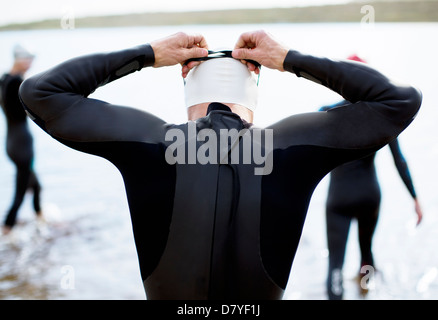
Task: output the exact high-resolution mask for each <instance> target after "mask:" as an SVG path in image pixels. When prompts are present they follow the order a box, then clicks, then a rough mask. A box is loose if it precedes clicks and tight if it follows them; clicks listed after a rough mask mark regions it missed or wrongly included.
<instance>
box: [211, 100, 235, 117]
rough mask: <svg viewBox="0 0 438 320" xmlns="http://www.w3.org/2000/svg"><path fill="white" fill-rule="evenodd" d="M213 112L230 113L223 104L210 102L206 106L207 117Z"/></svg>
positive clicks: (228, 108)
mask: <svg viewBox="0 0 438 320" xmlns="http://www.w3.org/2000/svg"><path fill="white" fill-rule="evenodd" d="M215 110H221V111H228V112H232V111H231V109H230V107H228V106H226V105H224V104H223V103H219V102H212V103H210V104H209V105H208V109H207V115H208V114H209V113H210V112H211V111H215Z"/></svg>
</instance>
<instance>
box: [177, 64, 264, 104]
mask: <svg viewBox="0 0 438 320" xmlns="http://www.w3.org/2000/svg"><path fill="white" fill-rule="evenodd" d="M184 87H185V102H186V107H187V108H189V107H191V106H194V105H198V104H201V103H206V102H221V103H232V104H238V105H241V106H244V107H246V108H248V109H250V110H252V111H254V110H255V108H256V107H257V101H258V79H257V76H256V75H255V74H254V73H252V72H250V71H249V70H248V68H247V67H246V66H245V65H244V64H242V63H241V62H240V61H239V60H236V59H233V58H229V57H226V58H215V59H210V60H207V61H204V62H202V63H201V64H200V65H198V66H196V67H195V68H193V69H192V70H191V71H190V73H189V74H188V75H187V77H186V79H185V86H184Z"/></svg>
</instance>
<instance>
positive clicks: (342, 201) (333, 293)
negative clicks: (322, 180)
mask: <svg viewBox="0 0 438 320" xmlns="http://www.w3.org/2000/svg"><path fill="white" fill-rule="evenodd" d="M347 59H348V60H352V61H358V62H361V63H366V61H365V60H363V59H362V58H360V57H359V56H357V55H355V54H354V55H351V56H349V57H348V58H347ZM347 104H349V102H347V101H341V102H339V103H337V104H334V105H331V106H324V107H321V108H320V111H327V110H330V109H333V108H336V107H339V106H342V105H347ZM388 146H389V148H390V150H391V154H392V156H393V158H394V163H395V166H396V168H397V171H398V173H399V175H400V177H401V178H402V180H403V182H404V184H405V186H406V188H407V189H408V191H409V193H410V195H411V196H412V198H413V199H414V203H415V212H416V214H417V225H418V224H419V223H420V222H421V219H422V216H423V213H422V210H421V206H420V203H419V201H418V199H417V194H416V192H415V188H414V184H413V182H412V178H411V174H410V172H409V168H408V165H407V162H406V160H405V158H404V156H403V154H402V152H401V150H400V145H399V142H398V139H397V138H396V139H394V140H393V141H391V142H390V143H389V144H388ZM375 157H376V153H372V154H370V155H368V156H366V157H364V158H362V159H358V160H355V161H352V162H348V163H345V164H343V165H341V166H339V167H337V168H335V169H334V170H333V171H331V173H330V184H329V189H328V195H327V202H326V232H327V247H328V250H329V263H328V275H327V281H326V291H327V296H328V298H329V299H330V300H340V299H342V298H343V294H344V289H343V276H342V269H343V265H344V259H345V251H346V245H347V239H348V233H349V229H350V224H351V221H352V219H357V222H358V229H359V231H358V237H359V239H358V240H359V247H360V255H361V261H360V270H361V271H360V272H359V276H358V283H359V288H360V292H361V294H362V295H366V294H367V293H368V285H369V284H368V283H367V282H366V281H361V279H362V278H364V277H365V276H366V275H367V274H368V273H369V270H368V268H365V269H362V268H363V267H364V266H369V267H372V268H373V270H374V269H375V264H374V258H373V253H372V240H373V236H374V231H375V229H376V225H377V221H378V217H379V209H380V200H381V192H380V186H379V181H378V178H377V174H376V168H375ZM362 270H363V271H362ZM371 276H372V275H371V274H368V275H367V277H368V278H370V277H371ZM364 280H365V279H364ZM367 281H369V279H367Z"/></svg>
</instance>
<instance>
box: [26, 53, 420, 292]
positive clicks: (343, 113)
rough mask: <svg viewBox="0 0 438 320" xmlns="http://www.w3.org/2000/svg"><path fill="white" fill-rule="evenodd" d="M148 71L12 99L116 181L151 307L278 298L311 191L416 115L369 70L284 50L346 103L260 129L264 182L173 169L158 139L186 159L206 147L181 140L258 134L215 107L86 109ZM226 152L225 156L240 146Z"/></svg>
mask: <svg viewBox="0 0 438 320" xmlns="http://www.w3.org/2000/svg"><path fill="white" fill-rule="evenodd" d="M153 63H154V53H153V50H152V48H151V46H149V45H143V46H139V47H135V48H131V49H127V50H123V51H118V52H111V53H105V54H93V55H88V56H85V57H79V58H75V59H73V60H70V61H67V62H65V63H62V64H61V65H59V66H56V67H54V68H53V69H51V70H48V71H46V72H44V73H42V74H39V75H36V76H34V77H32V78H30V79H28V80H26V81H25V82H24V83H23V85H22V86H21V89H20V93H21V98H22V101H23V102H24V105H25V106H26V109H27V111H28V112H29V115H30V117H31V118H33V119H34V121H35V122H36V123H37V124H38V125H39V126H40V127H41V128H42V129H43V130H45V131H46V132H48V133H49V134H50V135H51V136H52V137H54V138H55V139H57V140H59V141H60V142H62V143H63V144H65V145H67V146H70V147H72V148H74V149H77V150H80V151H83V152H87V153H90V154H95V155H98V156H101V157H104V158H106V159H108V160H109V161H111V162H112V163H113V164H114V165H115V166H116V167H117V168H118V169H119V170H120V172H121V174H122V176H123V179H124V183H125V187H126V194H127V199H128V203H129V207H130V212H131V219H132V225H133V232H134V237H135V243H136V248H137V253H138V259H139V264H140V270H141V277H142V280H143V283H144V286H145V290H146V294H147V297H148V298H149V299H221V298H246V299H280V298H282V296H283V293H284V289H285V287H286V284H287V282H288V278H289V273H290V269H291V265H292V261H293V258H294V255H295V252H296V249H297V246H298V242H299V240H300V236H301V232H302V228H303V224H304V220H305V216H306V212H307V208H308V205H309V201H310V198H311V195H312V192H313V191H314V189H315V187H316V186H317V184H318V183H319V181H320V180H321V179H322V178H323V177H324V176H325V175H326V174H327V173H328V172H330V171H331V170H332V169H333V168H335V167H337V166H339V165H340V164H342V163H344V162H347V161H351V160H353V159H356V158H359V157H363V156H365V155H367V154H369V153H372V152H375V151H376V150H377V149H379V148H381V147H382V146H384V145H385V144H387V143H388V142H390V141H391V140H393V139H394V138H395V137H396V136H397V135H398V134H399V133H400V132H401V131H403V130H404V129H405V128H406V127H407V126H408V125H409V123H410V122H411V121H412V120H413V118H414V116H415V115H416V113H417V111H418V109H419V107H420V104H421V95H420V93H419V92H418V91H417V90H416V89H414V88H412V87H409V86H406V87H402V86H395V85H394V84H392V83H391V82H390V81H388V80H387V78H385V77H384V76H383V75H381V74H380V73H378V72H377V71H375V70H373V69H371V68H369V67H366V66H363V65H358V64H355V63H351V62H335V61H331V60H328V59H320V58H316V57H312V56H306V55H302V54H300V53H298V52H296V51H290V52H289V53H288V55H287V57H286V59H285V61H284V67H285V69H286V70H288V71H290V72H294V73H295V74H296V75H298V76H303V77H307V78H310V79H313V80H315V81H318V82H320V83H321V84H323V85H326V86H327V87H329V88H331V89H333V90H335V91H337V92H339V93H340V94H342V95H343V96H344V97H345V99H348V100H349V101H353V104H351V105H349V106H347V107H344V108H337V109H336V110H332V111H328V112H314V113H308V114H301V115H295V116H291V117H289V118H286V119H284V120H282V121H280V122H278V123H276V124H274V125H272V126H270V127H269V128H266V129H272V130H273V148H272V151H271V152H269V156H268V157H267V158H268V159H270V160H272V163H273V166H272V172H271V173H270V174H265V175H260V174H255V171H254V170H255V169H260V168H259V167H261V166H259V165H258V163H257V162H256V161H255V160H254V159H252V161H251V162H250V163H249V164H248V163H246V162H245V161H239V163H237V164H236V163H234V164H232V163H230V161H229V162H228V164H214V163H210V164H202V163H200V161H198V160H197V161H196V163H195V164H184V163H181V162H180V163H177V164H171V162H170V161H169V159H168V158H167V157H166V151H167V149H168V147H169V146H170V145H174V140H172V141H167V139H166V134H167V133H169V132H170V130H171V129H175V130H176V131H177V132H180V133H181V135H182V136H183V138H184V137H185V140H184V139H183V142H181V145H182V146H183V147H185V149H183V150H187V154H185V158H189V157H190V156H191V152H192V153H193V152H196V151H197V152H201V151H202V150H201V149H202V147H203V146H204V142H203V141H202V139H193V135H192V134H190V131H193V130H195V133H196V134H201V130H202V129H211V130H213V131H214V132H216V133H218V132H220V129H227V130H230V129H235V130H237V131H239V132H240V131H241V130H243V129H244V128H245V127H250V130H249V131H248V132H249V134H250V135H256V134H261V135H262V136H263V135H267V134H268V130H266V129H264V130H262V131H261V132H260V130H258V131H257V128H254V126H249V125H248V124H246V123H244V122H243V121H242V120H241V118H240V117H239V116H238V115H236V114H234V113H232V112H230V111H229V109H228V110H227V107H225V106H223V105H220V104H213V105H211V106H210V112H209V113H208V115H207V116H206V117H204V118H201V119H199V120H197V121H196V122H192V121H189V122H187V123H183V124H179V125H176V124H168V123H166V122H165V121H163V120H161V119H159V118H157V117H155V116H154V115H152V114H150V113H148V112H144V111H140V110H136V109H132V108H127V107H121V106H116V105H112V104H109V103H106V102H103V101H99V100H95V99H90V98H87V96H88V95H89V94H90V93H91V92H93V91H94V90H95V89H96V88H97V87H99V86H101V85H104V84H106V83H108V82H110V81H113V80H116V79H117V78H120V77H122V76H125V75H127V74H129V73H131V72H134V71H136V70H140V69H142V68H143V67H147V66H151V65H153ZM145 90H146V91H147V88H146V89H145ZM151 90H152V89H151ZM291 92H293V91H291ZM294 94H295V93H294ZM163 99H165V97H163ZM285 103H287V101H285ZM271 108H275V106H271ZM273 110H274V109H273ZM292 110H293V106H292V105H291V111H292ZM273 112H275V111H273ZM193 128H195V129H193ZM202 132H204V133H205V132H206V131H202ZM257 132H258V133H257ZM265 138H266V137H265ZM259 140H260V141H263V140H261V139H259ZM242 141H245V140H244V139H240V140H239V142H242ZM234 142H235V141H234ZM234 142H233V141H232V143H231V144H228V148H233V150H234V149H235V148H239V149H242V148H243V147H244V146H243V145H244V143H243V142H242V143H234ZM218 143H219V142H218ZM254 146H255V145H253V147H254ZM222 147H223V146H222ZM225 147H226V149H227V146H226V145H225ZM257 148H262V149H263V144H262V146H257ZM265 149H266V148H265ZM204 151H205V150H204ZM228 151H231V150H230V149H228ZM229 155H230V153H228V156H229ZM240 155H242V153H240ZM188 160H190V159H188ZM268 171H269V170H268Z"/></svg>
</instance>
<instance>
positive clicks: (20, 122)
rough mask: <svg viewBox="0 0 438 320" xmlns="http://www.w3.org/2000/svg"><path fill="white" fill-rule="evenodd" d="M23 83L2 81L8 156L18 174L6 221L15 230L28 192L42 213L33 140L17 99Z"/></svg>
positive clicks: (10, 79) (9, 79)
mask: <svg viewBox="0 0 438 320" xmlns="http://www.w3.org/2000/svg"><path fill="white" fill-rule="evenodd" d="M22 82H23V78H22V77H21V76H19V75H10V74H5V75H3V77H2V79H1V90H2V94H1V96H2V102H1V105H2V109H3V111H4V113H5V115H6V124H7V133H6V152H7V154H8V156H9V158H10V159H11V160H12V161H13V162H14V164H15V166H16V169H17V174H16V184H15V195H14V200H13V202H12V206H11V208H10V209H9V211H8V214H7V216H6V219H5V225H7V226H9V227H12V226H13V225H14V224H15V222H16V219H17V213H18V210H19V209H20V206H21V204H22V202H23V199H24V196H25V194H26V191H27V190H28V189H31V190H32V191H33V206H34V209H35V212H36V213H40V211H41V207H40V191H41V186H40V184H39V182H38V179H37V177H36V174H35V171H34V170H33V158H34V151H33V139H32V135H31V133H30V131H29V127H28V123H27V116H26V113H25V111H24V108H23V105H22V104H21V102H20V99H19V97H18V89H19V87H20V85H21V83H22Z"/></svg>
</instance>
